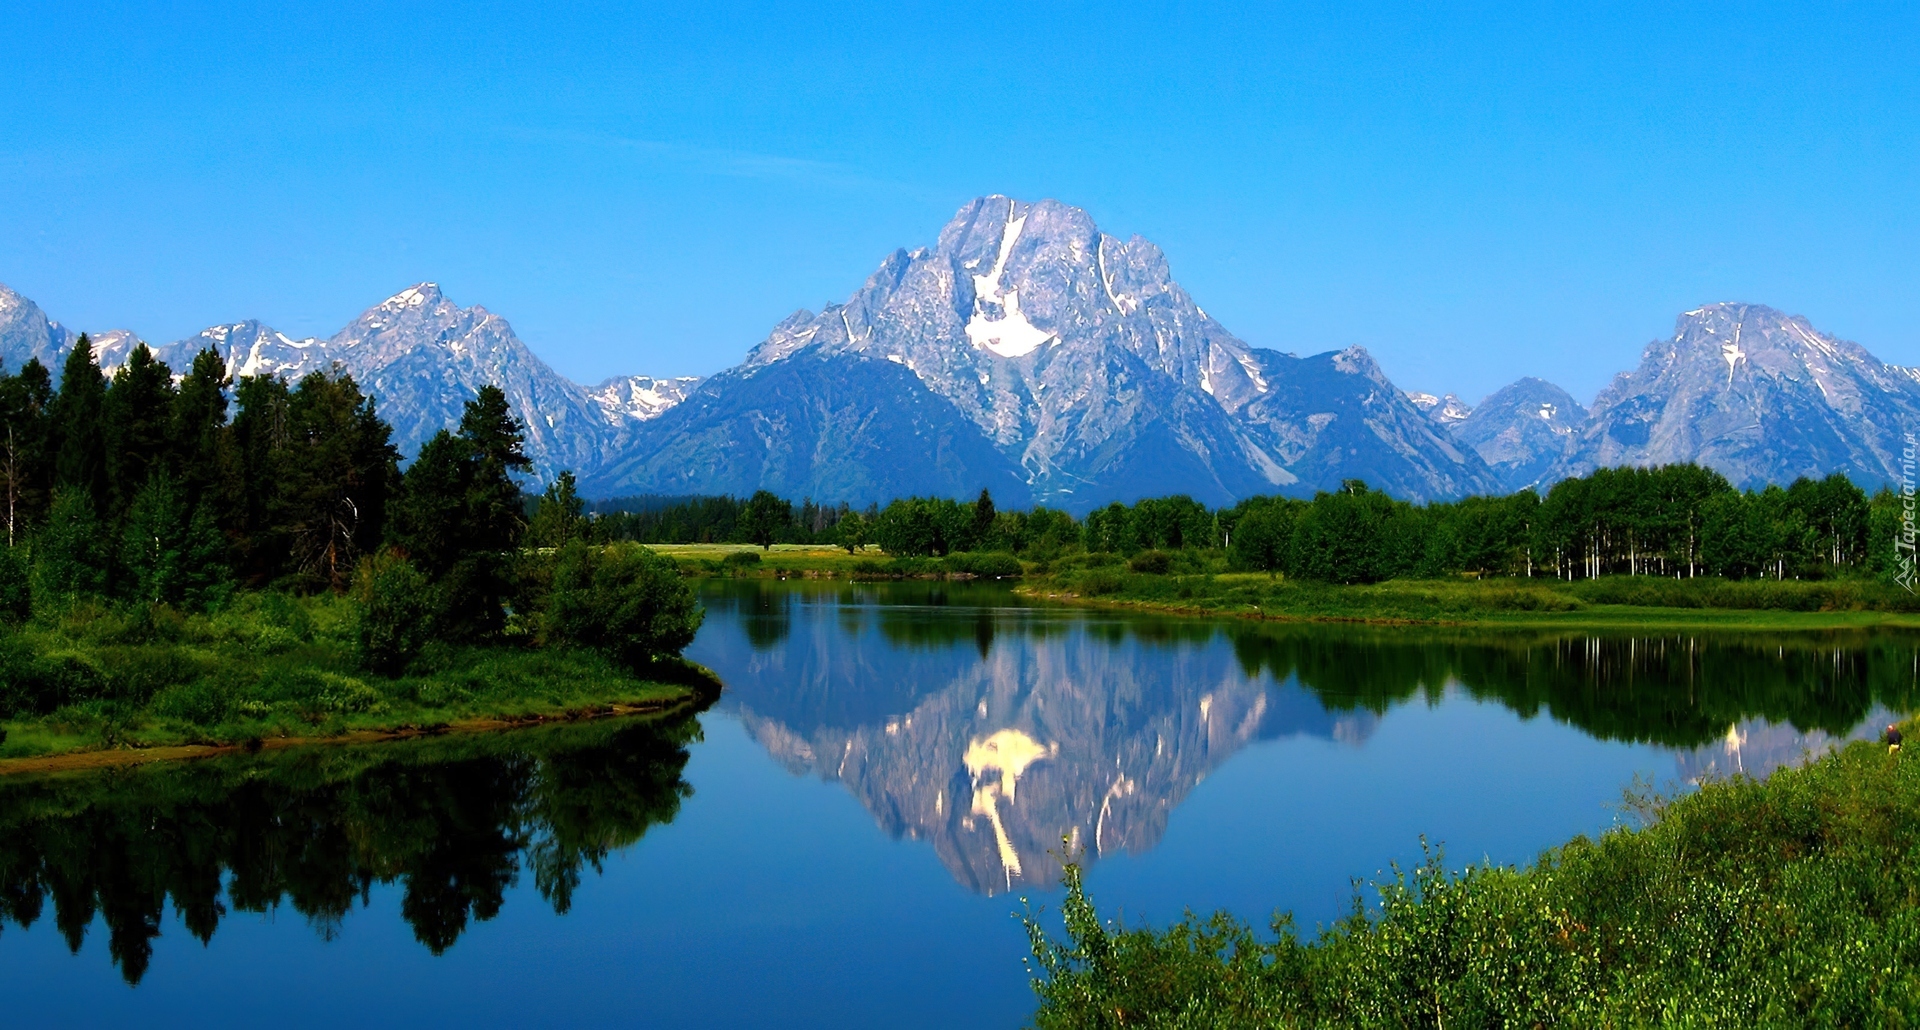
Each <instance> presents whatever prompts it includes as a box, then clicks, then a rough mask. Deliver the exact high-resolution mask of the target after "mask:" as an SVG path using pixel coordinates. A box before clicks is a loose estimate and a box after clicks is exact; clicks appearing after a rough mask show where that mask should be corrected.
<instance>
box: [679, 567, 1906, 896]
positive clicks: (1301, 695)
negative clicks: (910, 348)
mask: <svg viewBox="0 0 1920 1030" xmlns="http://www.w3.org/2000/svg"><path fill="white" fill-rule="evenodd" d="M707 601H708V604H709V607H710V608H711V609H712V611H713V612H714V616H715V622H714V623H713V626H714V632H713V635H711V636H709V637H707V639H706V640H705V641H704V643H703V644H702V645H701V646H702V647H704V648H705V650H703V651H702V652H701V653H700V654H699V655H698V656H697V657H698V658H699V659H700V660H701V661H705V662H707V663H708V664H710V665H712V666H713V667H714V668H715V669H716V671H717V672H718V673H719V674H720V676H721V678H722V679H723V680H724V681H725V682H726V684H727V690H726V694H725V695H724V697H723V699H722V701H721V705H722V707H723V708H726V709H729V710H732V711H734V712H736V713H737V714H738V715H739V716H740V718H741V719H742V721H743V723H744V724H745V725H746V727H747V729H748V730H749V732H751V733H752V734H753V735H754V736H755V738H756V739H757V740H758V741H759V742H760V743H761V745H762V746H763V747H764V748H766V750H767V751H768V753H769V754H771V755H772V756H773V757H774V758H775V759H776V760H777V761H779V762H780V763H781V764H783V765H784V766H785V767H787V768H788V769H789V770H790V771H792V772H795V773H804V774H811V775H815V776H818V777H820V778H823V779H827V780H833V781H837V782H840V783H841V784H843V785H844V786H845V787H846V788H847V789H848V790H849V791H850V792H852V793H853V794H854V795H855V796H856V797H858V798H859V799H860V800H861V802H862V804H863V805H865V806H866V808H867V809H868V810H869V812H870V813H872V815H873V816H874V818H875V819H876V821H877V822H878V823H879V824H880V825H881V827H882V828H883V829H884V830H886V831H887V832H888V833H889V834H892V835H894V836H896V837H910V838H915V839H926V840H929V841H930V842H931V843H932V845H933V847H934V850H935V851H936V853H937V854H939V856H940V858H941V861H942V862H943V864H945V865H946V866H947V868H948V869H949V871H950V872H952V873H953V875H954V877H955V878H956V879H957V880H959V881H960V882H961V883H963V884H965V885H966V886H968V887H969V888H971V889H973V890H976V891H980V892H983V893H990V894H991V893H999V892H1002V891H1006V890H1011V889H1013V888H1014V887H1015V886H1017V885H1022V884H1033V885H1040V886H1045V885H1048V884H1051V883H1052V882H1054V880H1055V878H1056V877H1057V875H1058V871H1059V867H1058V861H1057V856H1056V855H1055V854H1054V853H1055V852H1057V851H1058V849H1059V844H1060V841H1061V839H1062V837H1063V836H1064V837H1067V838H1069V839H1070V840H1072V841H1073V842H1074V846H1075V847H1079V848H1084V849H1085V853H1086V856H1087V859H1088V860H1089V861H1095V860H1097V859H1098V858H1099V857H1100V856H1101V855H1102V854H1105V853H1109V852H1112V851H1114V850H1116V849H1119V850H1125V851H1129V852H1134V853H1138V852H1141V851H1144V850H1147V849H1150V848H1151V847H1153V846H1154V845H1155V844H1156V843H1157V842H1158V840H1159V839H1160V837H1161V835H1162V832H1163V830H1164V828H1165V825H1166V821H1167V818H1168V815H1169V813H1170V812H1171V811H1172V810H1173V809H1174V808H1175V807H1176V806H1178V805H1179V804H1180V803H1181V802H1182V801H1183V800H1184V799H1185V797H1186V796H1187V795H1188V793H1189V792H1190V791H1191V790H1192V788H1193V787H1194V786H1195V785H1197V784H1198V783H1199V782H1200V781H1201V780H1202V779H1204V778H1205V777H1206V776H1208V775H1209V774H1210V773H1211V772H1212V770H1214V769H1216V768H1218V767H1219V766H1220V765H1221V764H1222V763H1224V762H1225V761H1227V760H1228V759H1229V758H1231V756H1232V755H1233V754H1235V753H1236V752H1238V751H1239V750H1241V749H1242V748H1244V747H1245V746H1247V745H1249V744H1251V743H1254V742H1257V741H1261V740H1274V739H1280V738H1286V737H1307V738H1320V739H1323V740H1328V741H1332V742H1336V743H1338V744H1341V745H1345V746H1352V747H1364V746H1366V744H1367V742H1368V740H1369V739H1370V738H1371V737H1372V735H1373V733H1374V730H1375V728H1376V727H1377V725H1378V723H1379V721H1380V719H1381V718H1382V717H1384V716H1386V715H1388V714H1389V713H1390V712H1391V711H1392V710H1394V709H1395V708H1397V707H1399V706H1403V705H1407V704H1415V703H1420V704H1438V703H1440V702H1441V701H1443V700H1444V699H1446V698H1447V697H1448V696H1450V695H1453V696H1459V695H1466V696H1469V697H1471V698H1473V699H1475V700H1477V701H1481V702H1488V703H1497V704H1499V705H1502V706H1504V707H1506V708H1508V709H1510V710H1511V711H1513V712H1514V713H1515V714H1516V715H1518V716H1519V717H1520V718H1521V719H1523V720H1532V719H1535V718H1538V717H1540V716H1542V715H1545V716H1547V717H1548V718H1549V719H1551V720H1554V721H1556V722H1559V723H1563V724H1566V725H1569V726H1572V727H1575V728H1577V729H1579V730H1580V731H1581V732H1583V733H1585V734H1586V735H1588V736H1590V737H1593V738H1596V739H1599V740H1608V741H1619V742H1626V743H1634V744H1647V745H1656V746H1659V747H1663V748H1667V749H1672V750H1674V751H1675V752H1676V760H1677V761H1678V763H1679V765H1680V767H1681V770H1682V771H1683V772H1686V773H1688V774H1690V775H1701V774H1707V773H1709V772H1712V771H1715V770H1717V771H1729V770H1738V771H1746V772H1751V773H1764V772H1765V771H1766V770H1768V769H1770V768H1772V766H1773V765H1776V764H1778V763H1779V762H1782V761H1791V760H1795V759H1797V758H1798V757H1799V755H1800V754H1801V753H1802V752H1803V751H1804V750H1806V749H1813V750H1818V749H1820V748H1821V747H1824V746H1826V745H1827V744H1829V743H1831V742H1832V740H1833V739H1834V738H1838V737H1843V736H1845V735H1847V734H1849V733H1850V732H1858V730H1859V727H1860V726H1861V725H1862V723H1863V721H1864V720H1866V719H1867V718H1868V717H1869V716H1870V715H1875V714H1877V712H1878V710H1879V709H1890V710H1908V709H1911V708H1913V707H1915V705H1916V704H1917V703H1920V690H1916V683H1917V682H1920V677H1917V676H1916V672H1917V671H1920V656H1917V653H1916V642H1917V641H1920V637H1916V636H1914V635H1912V634H1890V633H1885V632H1880V633H1865V632H1845V633H1832V634H1790V635H1781V636H1777V637H1775V636H1759V635H1751V634H1737V635H1727V634H1722V635H1710V634H1697V633H1696V634H1664V635H1634V634H1631V633H1619V634H1594V633H1590V632H1565V631H1538V630H1535V631H1526V632H1513V631H1505V632H1496V631H1486V630H1462V629H1457V628H1433V627H1378V626H1360V625H1351V624H1346V625H1329V624H1297V623H1262V622H1252V621H1245V620H1201V619H1179V618H1168V617H1163V616H1151V615H1136V614H1128V613H1113V612H1088V611H1083V610H1074V609H1061V608H1057V607H1044V606H1033V605H1028V604H1025V603H1023V602H1021V601H1020V600H1019V599H1018V598H1017V597H1015V596H1014V595H1013V594H1011V593H1010V592H1009V591H1008V590H1007V589H1006V588H1004V587H1000V586H995V585H990V584H938V585H929V584H917V583H896V584H863V585H858V586H853V587H849V586H847V585H845V584H832V585H827V584H814V583H772V582H757V583H756V582H752V581H746V582H742V581H734V582H730V583H725V584H719V585H717V586H716V587H715V588H714V589H713V590H711V591H709V593H708V598H707ZM774 610H778V611H781V612H783V613H784V615H783V617H782V619H783V621H782V623H781V625H782V627H783V628H782V631H781V634H782V635H781V636H780V638H779V640H778V641H777V644H776V645H775V646H763V645H762V643H761V641H762V640H764V639H765V638H764V637H763V636H761V635H758V634H757V631H756V630H755V629H754V628H753V627H754V625H755V623H756V620H759V619H762V618H764V616H763V615H762V614H761V613H763V612H767V611H774ZM730 612H732V613H737V618H738V619H739V620H740V622H741V623H742V626H741V627H740V628H738V629H733V630H729V629H727V628H726V626H727V622H728V617H729V615H728V613H730ZM729 633H732V634H741V633H744V635H745V637H746V641H747V643H748V644H749V645H750V647H747V648H742V647H738V646H734V645H733V644H730V643H729V641H730V640H737V639H739V638H738V636H737V635H736V636H729ZM749 654H751V658H750V659H749V658H748V657H747V655H749ZM1786 727H1791V728H1792V729H1791V731H1788V730H1786ZM1749 737H1753V738H1754V742H1753V745H1752V746H1751V747H1748V748H1747V749H1746V750H1745V751H1744V752H1742V751H1740V750H1739V745H1740V742H1742V741H1745V740H1747V738H1749ZM1723 745H1724V746H1726V747H1728V748H1733V749H1734V750H1729V751H1728V752H1727V758H1728V759H1730V761H1728V762H1727V763H1726V768H1724V769H1723V768H1721V760H1720V757H1719V751H1718V750H1716V749H1717V748H1720V747H1722V746H1723Z"/></svg>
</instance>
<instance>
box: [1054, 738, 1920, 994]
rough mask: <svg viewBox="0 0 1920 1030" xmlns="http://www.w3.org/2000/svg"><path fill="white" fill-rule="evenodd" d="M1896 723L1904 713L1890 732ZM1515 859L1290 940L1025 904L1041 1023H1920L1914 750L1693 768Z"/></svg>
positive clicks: (1409, 888)
mask: <svg viewBox="0 0 1920 1030" xmlns="http://www.w3.org/2000/svg"><path fill="white" fill-rule="evenodd" d="M1909 732H1911V729H1909ZM1632 800H1634V801H1635V802H1636V804H1637V808H1638V810H1639V812H1640V813H1641V814H1642V815H1643V816H1644V817H1645V819H1646V820H1648V822H1647V824H1646V825H1645V826H1644V827H1643V828H1640V829H1637V830H1628V829H1620V830H1615V831H1612V832H1609V833H1607V834H1605V835H1604V836H1602V837H1600V838H1599V839H1597V840H1591V839H1587V838H1585V837H1581V838H1576V839H1575V840H1573V841H1572V842H1570V843H1568V844H1567V845H1565V846H1563V847H1560V848H1558V849H1555V850H1553V851H1550V852H1548V853H1546V854H1544V855H1542V856H1541V858H1540V859H1539V860H1538V861H1537V862H1536V863H1534V864H1533V865H1531V866H1528V867H1526V868H1510V867H1487V866H1480V867H1470V868H1467V869H1464V870H1456V871H1449V870H1447V869H1445V867H1444V865H1443V863H1442V861H1441V859H1440V857H1439V856H1438V855H1437V854H1434V855H1431V856H1430V858H1429V861H1428V862H1426V863H1425V864H1423V865H1422V866H1420V867H1419V868H1416V869H1414V870H1411V871H1408V872H1405V873H1397V874H1396V876H1395V877H1394V878H1392V879H1390V880H1387V881H1386V882H1383V883H1378V884H1375V885H1374V886H1375V889H1376V891H1377V893H1376V895H1375V901H1376V904H1374V905H1372V906H1370V907H1363V906H1362V903H1361V899H1360V898H1356V903H1355V905H1356V909H1355V912H1354V914H1353V915H1351V916H1350V917H1348V918H1346V919H1344V920H1342V921H1341V922H1339V923H1337V924H1336V925H1334V926H1332V927H1328V928H1325V929H1323V930H1322V931H1321V932H1320V933H1319V934H1318V935H1317V936H1316V937H1314V938H1313V939H1312V940H1310V941H1302V940H1301V939H1300V938H1299V937H1298V936H1297V935H1296V934H1295V932H1294V928H1293V926H1292V924H1291V922H1290V920H1289V919H1287V918H1285V917H1277V918H1276V919H1275V920H1274V923H1273V932H1272V933H1271V934H1256V933H1255V932H1253V931H1252V930H1251V929H1249V928H1248V927H1247V926H1246V924H1244V923H1242V922H1240V921H1238V920H1237V919H1235V918H1233V917H1232V916H1229V915H1225V914H1216V915H1214V916H1213V917H1211V918H1208V919H1200V918H1196V917H1193V916H1189V917H1188V918H1186V919H1185V920H1183V921H1182V922H1180V923H1178V924H1176V925H1174V926H1172V927H1169V928H1167V929H1164V930H1154V929H1150V928H1146V927H1136V928H1125V927H1123V926H1121V925H1119V924H1117V923H1112V922H1108V921H1105V920H1103V919H1101V918H1100V916H1099V913H1098V911H1097V910H1096V909H1095V908H1094V906H1093V904H1092V902H1091V900H1090V899H1089V898H1088V897H1087V896H1086V894H1085V892H1084V890H1083V889H1082V886H1081V882H1080V880H1079V876H1078V872H1077V870H1070V871H1069V878H1068V888H1069V890H1068V895H1067V898H1066V901H1065V904H1064V906H1063V912H1062V915H1064V917H1065V923H1064V930H1065V933H1064V936H1062V937H1060V938H1054V937H1051V936H1050V935H1049V933H1048V928H1047V927H1043V926H1042V925H1040V924H1039V923H1037V922H1035V921H1033V920H1030V921H1029V931H1030V933H1032V935H1033V944H1034V952H1033V954H1034V962H1033V967H1032V968H1033V971H1034V973H1035V989H1036V990H1037V991H1038V993H1039V995H1040V998H1041V1001H1042V1005H1041V1008H1040V1011H1039V1012H1038V1014H1037V1016H1036V1019H1035V1022H1036V1023H1037V1024H1038V1025H1039V1026H1041V1027H1049V1028H1050V1027H1108V1026H1112V1027H1118V1026H1208V1027H1232V1026H1262V1027H1267V1026H1303V1027H1304V1026H1447V1027H1479V1026H1553V1025H1572V1026H1651V1025H1668V1026H1742V1027H1746V1026H1909V1025H1913V1023H1914V1022H1915V1021H1916V1020H1920V863H1917V862H1916V861H1915V858H1916V854H1917V853H1920V757H1916V756H1915V755H1911V754H1909V755H1906V756H1901V757H1895V756H1890V755H1889V754H1888V753H1887V749H1886V748H1885V747H1884V746H1880V745H1876V744H1872V743H1856V744H1853V745H1850V746H1848V747H1847V748H1845V749H1844V750H1841V751H1839V752H1837V753H1835V754H1833V755H1830V756H1828V757H1826V758H1823V759H1820V760H1818V761H1815V762H1813V763H1811V764H1810V765H1808V766H1806V767H1804V768H1785V769H1782V770H1780V771H1778V772H1775V773H1774V774H1773V775H1772V776H1771V777H1770V778H1768V779H1767V780H1765V781H1754V780H1748V779H1735V780H1731V781H1725V782H1717V783H1708V784H1706V785H1704V786H1703V787H1702V788H1701V789H1700V790H1699V791H1698V792H1697V793H1693V794H1690V795H1686V796H1684V797H1681V798H1679V799H1678V800H1675V801H1671V802H1670V803H1669V802H1666V801H1664V800H1662V799H1659V798H1654V797H1648V796H1645V795H1642V796H1639V797H1638V798H1635V799H1632Z"/></svg>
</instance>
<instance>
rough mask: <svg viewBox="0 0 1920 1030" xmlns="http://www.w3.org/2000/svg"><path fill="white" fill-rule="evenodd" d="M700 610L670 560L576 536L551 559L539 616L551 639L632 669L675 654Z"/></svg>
mask: <svg viewBox="0 0 1920 1030" xmlns="http://www.w3.org/2000/svg"><path fill="white" fill-rule="evenodd" d="M702 614H703V613H702V612H701V610H700V606H699V604H698V602H697V601H695V599H694V596H693V591H692V590H691V589H690V588H689V587H688V586H687V584H686V583H685V581H683V580H682V579H681V578H680V570H679V567H678V566H677V565H675V564H674V563H673V562H672V561H670V560H668V559H666V558H663V557H661V556H659V555H657V554H655V553H654V552H653V551H651V550H648V549H647V548H645V547H640V546H637V545H633V544H615V545H611V546H594V545H589V544H585V543H581V542H578V541H575V542H574V543H571V544H568V545H567V546H566V547H564V548H562V549H561V550H560V553H559V555H558V556H557V557H556V559H555V561H554V568H553V586H552V589H551V591H550V592H549V593H548V595H547V598H546V604H545V608H544V611H543V613H542V616H543V621H544V623H545V626H546V631H547V635H548V638H549V639H550V640H553V641H556V642H563V643H567V644H573V645H576V646H581V647H591V648H596V649H598V650H601V651H605V652H606V653H607V654H609V655H610V656H612V657H613V658H614V659H615V660H617V661H619V662H622V663H623V664H625V665H627V666H628V667H629V668H642V667H644V666H645V665H646V663H648V662H650V661H652V660H654V659H655V658H659V657H663V656H666V655H676V654H679V653H680V651H681V649H683V648H685V647H686V646H687V644H689V643H691V642H692V641H693V635H694V633H695V631H697V630H698V629H699V628H700V621H701V618H702Z"/></svg>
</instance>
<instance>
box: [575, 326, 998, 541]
mask: <svg viewBox="0 0 1920 1030" xmlns="http://www.w3.org/2000/svg"><path fill="white" fill-rule="evenodd" d="M983 487H985V488H989V489H991V490H992V491H993V494H994V497H995V498H996V499H999V500H1000V503H1002V504H1004V505H1009V506H1016V507H1017V506H1024V505H1026V504H1027V503H1029V501H1030V495H1029V493H1028V490H1027V487H1026V483H1025V482H1024V481H1023V479H1022V477H1021V476H1020V474H1019V470H1018V469H1017V468H1016V467H1015V466H1014V465H1013V463H1012V462H1010V461H1008V460H1007V459H1006V458H1005V457H1004V456H1003V455H1001V454H1000V453H999V452H998V451H996V450H995V449H994V448H993V447H992V446H991V445H990V444H988V443H987V441H986V440H984V439H982V438H981V436H980V434H979V433H978V432H977V431H976V430H975V429H974V427H973V424H972V423H971V422H969V421H968V420H967V419H966V417H965V416H964V415H962V414H961V413H960V412H959V411H958V410H957V409H955V408H954V406H953V405H952V404H950V403H948V402H947V401H946V400H945V399H944V398H941V397H939V396H937V395H935V394H934V393H932V392H931V391H929V390H928V389H927V388H926V387H925V386H924V385H923V384H922V383H921V382H920V381H919V380H918V379H917V378H915V377H914V375H913V373H912V372H910V371H908V370H907V369H906V368H904V367H902V366H900V365H897V364H894V363H892V362H888V361H884V360H874V359H872V358H868V357H865V356H863V355H859V354H846V353H840V354H834V353H827V352H822V351H817V350H808V351H803V352H801V353H797V354H794V355H791V356H789V357H788V358H787V359H785V360H782V361H779V362H776V363H772V364H767V365H759V366H745V367H741V368H736V369H730V370H728V371H726V372H722V373H720V374H719V375H716V376H714V377H713V378H711V379H709V380H708V381H707V382H706V383H704V384H703V385H702V386H701V387H700V389H698V390H696V391H694V392H693V394H692V395H691V396H689V397H688V398H687V399H686V400H685V401H682V402H681V403H680V404H678V405H676V406H675V407H674V408H673V409H672V410H670V411H668V412H666V413H665V414H663V415H661V416H660V417H658V418H656V419H653V420H652V421H649V422H647V423H645V424H643V425H641V426H640V427H638V428H637V429H636V430H635V431H634V438H633V439H632V440H631V441H630V443H629V444H628V446H627V449H626V451H625V457H623V458H621V459H619V460H617V461H615V462H612V463H609V465H608V466H607V467H606V468H605V469H604V470H603V471H602V472H600V473H598V474H596V475H593V476H591V477H588V478H587V479H586V480H585V481H584V483H583V490H584V492H586V493H588V494H590V495H594V496H602V497H605V496H617V495H625V494H641V493H658V494H692V493H707V494H716V493H718V494H734V495H736V496H744V495H746V494H750V493H752V492H754V491H755V490H762V489H764V490H771V491H773V492H774V493H777V494H780V495H781V496H783V497H788V498H795V499H797V498H801V497H812V498H814V499H815V500H819V501H848V502H855V503H861V504H865V503H871V502H880V503H885V502H887V501H888V500H891V499H893V498H895V497H906V496H911V495H938V496H947V497H956V496H964V495H967V494H971V493H977V492H978V491H979V490H980V489H981V488H983Z"/></svg>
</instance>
